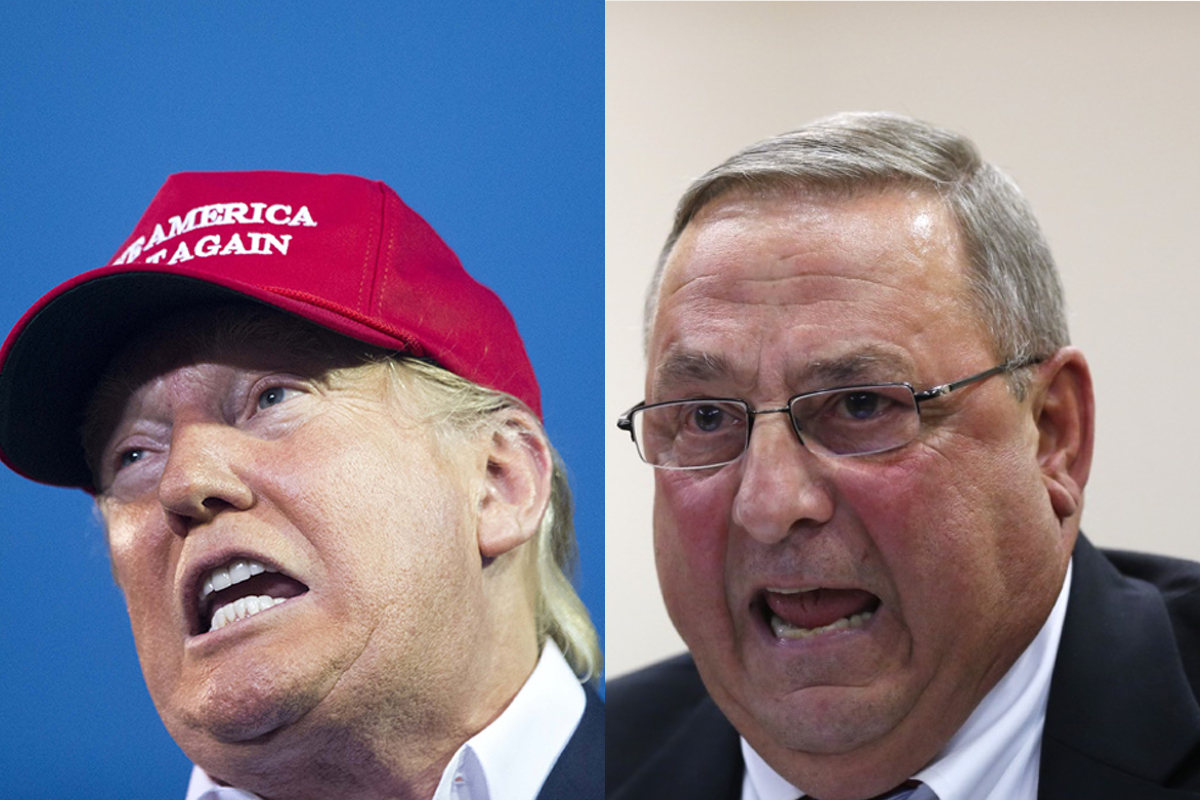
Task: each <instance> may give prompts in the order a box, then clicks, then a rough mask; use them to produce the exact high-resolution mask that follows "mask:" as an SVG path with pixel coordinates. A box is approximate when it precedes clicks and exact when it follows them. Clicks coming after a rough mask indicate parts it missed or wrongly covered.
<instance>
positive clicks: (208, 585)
mask: <svg viewBox="0 0 1200 800" xmlns="http://www.w3.org/2000/svg"><path fill="white" fill-rule="evenodd" d="M278 571H279V570H276V569H272V568H270V567H268V566H266V565H265V564H260V563H259V562H257V561H255V560H254V559H251V558H239V559H235V560H233V561H230V562H228V563H226V564H223V565H222V566H219V567H217V568H216V569H214V570H213V571H212V572H210V573H208V575H206V576H205V578H204V583H203V584H201V586H200V602H201V603H203V602H204V601H205V600H206V599H207V598H208V596H209V595H210V594H212V593H213V592H219V591H221V590H222V589H228V588H229V587H230V586H233V585H234V584H237V583H241V582H242V581H248V580H250V579H251V578H252V577H254V576H255V575H261V574H263V573H264V572H278Z"/></svg>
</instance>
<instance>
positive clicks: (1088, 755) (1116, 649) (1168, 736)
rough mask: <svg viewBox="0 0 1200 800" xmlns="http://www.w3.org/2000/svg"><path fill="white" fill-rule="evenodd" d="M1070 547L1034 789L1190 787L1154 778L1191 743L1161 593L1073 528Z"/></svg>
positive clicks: (1072, 792) (1142, 799)
mask: <svg viewBox="0 0 1200 800" xmlns="http://www.w3.org/2000/svg"><path fill="white" fill-rule="evenodd" d="M1074 556H1075V558H1074V568H1073V576H1072V585H1071V595H1070V600H1069V603H1068V606H1067V618H1066V622H1065V623H1064V626H1063V635H1062V641H1061V643H1060V645H1059V651H1058V658H1057V661H1056V663H1055V667H1054V677H1053V679H1052V682H1051V685H1050V700H1049V705H1048V708H1047V711H1046V725H1045V729H1044V732H1043V738H1042V760H1041V772H1040V781H1039V790H1038V797H1039V798H1040V800H1069V799H1071V798H1079V797H1087V798H1089V800H1129V798H1135V797H1136V798H1138V800H1159V799H1160V798H1161V800H1168V799H1170V800H1178V799H1180V798H1185V797H1200V794H1198V793H1196V792H1195V791H1188V790H1168V789H1163V788H1161V787H1162V786H1163V785H1164V784H1167V783H1176V782H1177V780H1178V778H1179V777H1180V775H1181V770H1184V769H1187V763H1188V762H1189V761H1192V762H1193V764H1194V761H1195V759H1196V754H1197V753H1200V707H1197V703H1196V699H1195V696H1194V694H1193V692H1192V689H1191V687H1190V685H1189V683H1188V680H1187V676H1186V675H1185V673H1184V670H1183V666H1182V662H1181V658H1180V654H1179V650H1178V647H1177V645H1176V637H1175V635H1174V632H1173V630H1172V626H1171V620H1170V617H1169V616H1168V614H1167V608H1166V605H1165V604H1164V602H1163V598H1162V595H1161V594H1160V593H1159V592H1158V591H1157V590H1156V589H1155V588H1154V587H1152V586H1151V585H1149V584H1147V583H1145V582H1142V581H1137V580H1132V579H1129V578H1127V577H1125V576H1123V575H1122V574H1121V573H1120V572H1118V571H1117V570H1116V568H1115V567H1113V565H1112V564H1111V563H1110V562H1109V561H1108V560H1107V559H1106V558H1105V557H1104V556H1103V555H1101V554H1100V553H1099V552H1098V551H1097V550H1096V549H1095V548H1093V547H1092V546H1091V545H1090V544H1089V543H1088V542H1087V541H1086V540H1085V539H1084V538H1083V537H1082V536H1081V537H1080V539H1079V544H1078V545H1077V546H1076V549H1075V554H1074ZM1189 756H1190V757H1189ZM1192 768H1193V769H1194V766H1193V767H1192Z"/></svg>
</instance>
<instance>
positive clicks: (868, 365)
mask: <svg viewBox="0 0 1200 800" xmlns="http://www.w3.org/2000/svg"><path fill="white" fill-rule="evenodd" d="M911 370H912V362H910V361H909V360H907V359H905V358H903V357H901V356H900V355H898V354H897V353H895V352H893V351H891V350H885V349H882V348H877V347H868V348H865V349H863V350H860V351H858V352H855V353H850V354H847V355H845V356H838V357H836V358H831V359H821V360H817V361H810V362H809V363H807V364H805V365H804V366H803V367H801V368H800V369H798V370H796V371H795V372H789V373H788V375H787V378H788V385H789V386H810V387H813V389H815V390H820V389H836V388H837V387H839V386H853V385H855V384H859V383H879V382H891V381H896V380H902V379H904V378H903V377H902V376H908V375H911Z"/></svg>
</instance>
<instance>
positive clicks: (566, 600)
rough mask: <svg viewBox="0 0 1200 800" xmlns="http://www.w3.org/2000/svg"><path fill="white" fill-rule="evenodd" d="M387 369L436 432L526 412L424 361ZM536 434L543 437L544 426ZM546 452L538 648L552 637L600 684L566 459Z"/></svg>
mask: <svg viewBox="0 0 1200 800" xmlns="http://www.w3.org/2000/svg"><path fill="white" fill-rule="evenodd" d="M387 365H388V367H389V369H390V378H391V379H392V380H393V381H395V382H397V383H398V384H399V385H401V386H404V387H405V388H407V389H409V390H412V391H415V392H416V393H418V394H421V395H424V396H425V400H426V402H425V405H426V406H427V407H428V408H429V409H431V411H432V414H433V418H432V419H430V420H429V421H430V423H431V424H432V426H433V428H434V430H435V431H457V432H461V433H468V434H471V433H476V432H479V431H481V430H486V428H487V427H488V426H497V429H499V426H500V424H501V423H500V422H499V420H501V419H502V415H500V414H499V413H498V412H501V411H504V410H505V409H510V408H521V409H524V408H525V406H524V405H523V404H522V403H521V402H520V401H519V400H517V399H515V398H513V397H512V396H510V395H507V394H504V393H503V392H498V391H495V390H494V389H488V388H486V387H483V386H480V385H479V384H476V383H473V382H472V381H469V380H467V379H466V378H461V377H459V376H458V375H455V374H454V373H452V372H448V371H446V370H444V369H442V368H441V367H438V366H436V365H434V364H431V363H429V362H426V361H422V360H418V359H411V358H405V357H403V356H400V357H395V356H393V357H391V358H388V359H387ZM530 417H533V415H532V414H530ZM534 419H535V420H536V417H534ZM520 433H522V432H520V431H518V434H520ZM526 433H527V432H526ZM538 433H539V434H540V435H542V436H545V432H544V431H543V430H541V428H540V425H539V430H538ZM547 446H548V447H549V448H550V454H551V458H552V461H553V472H552V474H551V478H550V502H549V504H548V505H547V507H546V512H545V514H544V516H543V517H542V521H541V524H540V526H539V527H538V531H537V535H536V536H535V537H534V541H533V544H534V546H535V548H536V550H537V555H536V563H537V570H536V571H537V610H536V623H537V635H538V646H539V647H540V646H541V645H542V644H543V643H544V642H545V641H546V639H547V637H549V638H550V639H552V640H553V641H554V643H555V644H556V645H558V649H559V650H561V651H562V653H563V656H565V657H566V659H567V663H568V664H570V665H571V669H572V670H574V672H575V674H576V675H577V676H578V677H579V679H580V680H581V681H584V682H593V683H594V682H597V681H599V679H600V672H601V669H602V668H603V663H604V656H603V655H602V654H601V652H600V641H599V637H598V636H597V635H596V629H595V628H594V627H593V625H592V620H591V617H590V616H589V614H588V611H587V607H586V606H584V604H583V601H582V600H580V599H579V595H578V594H576V593H575V587H574V586H573V585H572V583H571V576H573V575H574V574H575V570H576V567H577V565H578V560H579V552H578V548H577V547H576V543H575V513H574V502H573V501H572V499H571V486H570V483H569V482H568V481H567V471H566V466H565V465H564V464H563V461H562V457H561V456H559V454H558V451H557V450H555V449H554V447H553V445H550V444H549V440H548V439H547Z"/></svg>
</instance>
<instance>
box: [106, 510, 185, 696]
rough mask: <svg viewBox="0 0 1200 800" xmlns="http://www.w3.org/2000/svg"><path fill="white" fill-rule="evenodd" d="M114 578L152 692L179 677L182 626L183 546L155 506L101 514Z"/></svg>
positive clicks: (109, 511)
mask: <svg viewBox="0 0 1200 800" xmlns="http://www.w3.org/2000/svg"><path fill="white" fill-rule="evenodd" d="M103 513H104V518H105V524H106V527H107V529H108V542H109V557H110V558H111V559H112V566H113V575H114V577H115V578H116V581H117V585H118V586H119V587H120V589H121V591H122V593H123V594H124V597H125V606H126V609H127V610H128V612H129V624H130V628H131V629H132V631H133V636H134V642H135V644H136V645H137V650H138V658H139V659H140V661H141V663H142V669H143V671H144V672H145V674H146V681H147V684H148V685H149V686H150V687H151V688H152V689H153V688H154V687H156V686H157V684H158V683H159V682H161V680H162V677H161V676H162V675H173V674H174V673H175V671H176V661H177V659H176V658H174V657H167V656H165V655H164V654H168V653H175V652H177V650H178V643H179V637H180V632H181V631H182V630H183V625H184V623H183V620H182V619H181V618H180V613H181V612H178V611H177V608H176V607H177V605H178V603H177V601H176V598H175V597H174V596H173V592H174V585H175V580H174V566H173V565H174V564H176V563H177V561H178V558H179V552H178V551H179V549H180V547H182V540H181V539H179V538H178V537H176V536H173V535H172V534H170V533H169V532H168V531H167V529H166V525H165V522H164V521H163V519H162V509H161V507H159V506H158V505H156V504H149V505H145V506H141V505H139V506H135V507H128V506H127V507H123V508H122V509H121V510H120V511H113V510H108V511H105V512H103Z"/></svg>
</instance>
